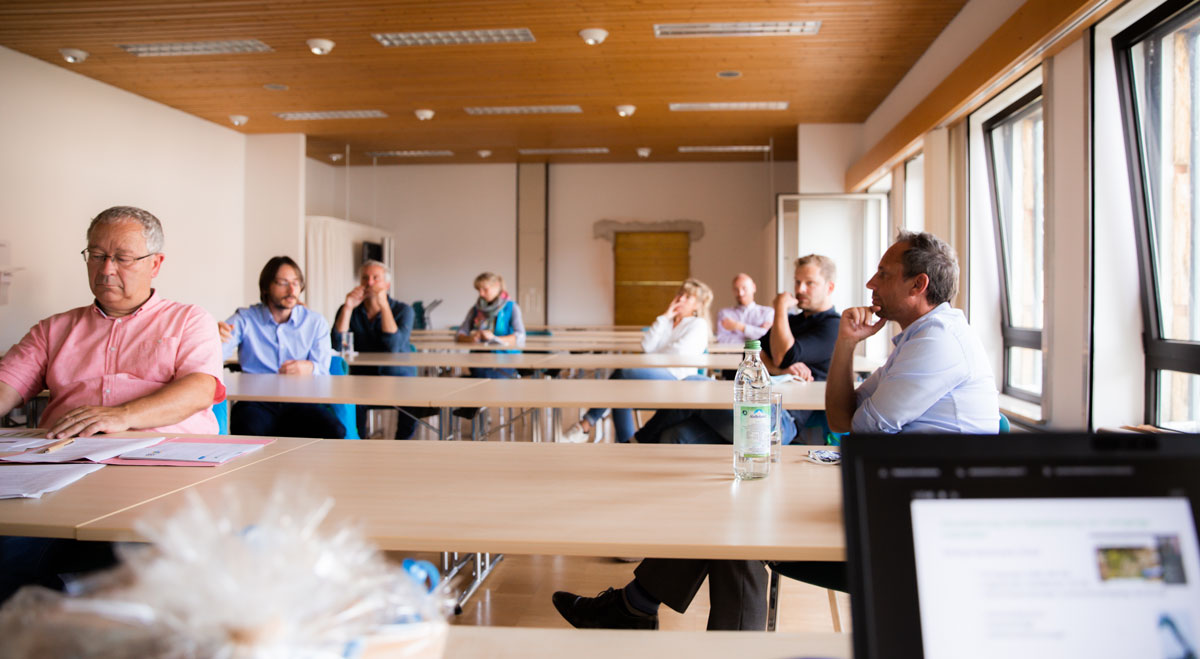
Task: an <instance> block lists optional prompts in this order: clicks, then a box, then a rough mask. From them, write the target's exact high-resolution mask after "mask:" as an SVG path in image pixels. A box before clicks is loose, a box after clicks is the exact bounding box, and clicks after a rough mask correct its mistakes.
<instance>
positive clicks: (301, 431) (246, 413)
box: [229, 400, 346, 439]
mask: <svg viewBox="0 0 1200 659" xmlns="http://www.w3.org/2000/svg"><path fill="white" fill-rule="evenodd" d="M229 432H230V433H231V434H234V435H257V436H259V437H321V438H324V439H342V438H343V437H345V436H346V428H345V427H344V426H342V422H341V421H338V418H337V416H335V415H334V413H333V410H331V409H329V407H328V406H327V405H318V404H316V403H271V402H266V401H258V400H243V401H239V402H238V403H237V404H236V405H234V406H233V415H232V419H231V420H230V423H229Z"/></svg>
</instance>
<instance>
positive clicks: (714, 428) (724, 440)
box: [637, 409, 812, 444]
mask: <svg viewBox="0 0 1200 659" xmlns="http://www.w3.org/2000/svg"><path fill="white" fill-rule="evenodd" d="M811 414H812V412H810V411H808V410H785V412H784V414H783V418H782V419H781V421H782V423H783V428H782V430H781V432H780V437H781V441H782V443H784V444H791V443H792V441H793V440H795V439H796V435H797V434H798V429H799V428H802V427H803V426H804V424H805V423H807V421H808V418H809V416H810V415H811ZM637 440H638V442H640V443H642V444H732V443H733V410H732V409H727V410H725V409H721V410H659V411H657V412H655V413H654V417H653V418H651V419H650V421H649V422H648V423H646V425H645V426H643V427H642V429H641V430H639V431H638V432H637Z"/></svg>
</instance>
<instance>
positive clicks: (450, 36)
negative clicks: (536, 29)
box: [371, 27, 536, 48]
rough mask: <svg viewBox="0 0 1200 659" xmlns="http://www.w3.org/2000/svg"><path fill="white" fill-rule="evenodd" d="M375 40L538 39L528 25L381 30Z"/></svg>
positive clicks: (442, 42)
mask: <svg viewBox="0 0 1200 659" xmlns="http://www.w3.org/2000/svg"><path fill="white" fill-rule="evenodd" d="M371 36H373V37H375V40H376V41H378V42H379V43H381V44H383V45H384V46H387V47H389V48H391V47H395V46H460V45H466V44H479V43H528V42H531V41H536V39H534V38H533V32H530V31H529V28H526V27H515V28H505V29H499V30H443V31H439V32H380V33H376V34H372V35H371Z"/></svg>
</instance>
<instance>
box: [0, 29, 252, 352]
mask: <svg viewBox="0 0 1200 659" xmlns="http://www.w3.org/2000/svg"><path fill="white" fill-rule="evenodd" d="M0 79H3V81H4V83H3V91H2V92H0V144H4V150H5V157H4V158H2V159H0V181H4V187H3V194H0V240H5V241H8V242H10V243H11V244H12V255H13V263H12V265H14V266H17V267H21V268H24V269H23V270H21V271H19V272H17V273H16V275H15V276H14V280H13V285H12V287H11V289H10V297H9V303H8V305H6V306H3V307H0V318H3V323H2V324H0V350H7V349H8V347H9V346H10V345H12V344H13V343H15V342H16V341H18V340H19V339H20V338H21V337H22V336H23V335H24V334H25V332H26V331H27V330H28V329H29V327H30V326H32V325H33V324H34V323H35V322H37V321H38V320H40V319H41V318H44V317H46V316H49V315H51V314H53V313H57V312H60V311H65V310H67V309H69V308H72V307H77V306H80V305H84V304H88V303H89V302H91V300H92V296H91V293H90V292H89V290H88V285H87V276H86V271H85V266H84V264H83V260H82V259H81V258H80V256H79V250H81V249H83V247H84V246H85V245H86V241H85V238H84V232H85V230H86V229H87V224H88V221H89V220H90V218H92V217H93V216H94V215H96V213H98V212H100V211H101V210H104V209H105V208H108V207H110V206H115V205H132V206H139V207H142V208H145V209H146V210H148V211H150V212H152V213H154V214H155V215H156V216H157V217H158V218H159V219H160V220H161V221H162V223H163V230H164V233H165V235H166V247H165V249H164V251H165V252H166V254H167V258H166V261H165V262H164V263H163V267H162V271H161V273H160V275H159V277H158V279H157V280H155V286H156V287H157V289H158V290H159V291H160V292H161V293H162V294H163V295H164V296H166V297H167V298H169V299H173V300H178V301H181V302H191V303H196V304H200V305H202V306H203V307H205V308H206V309H208V311H209V312H210V313H213V314H214V315H218V314H220V313H222V312H223V311H224V310H226V309H228V308H229V307H230V305H231V304H232V303H233V302H235V301H236V300H238V299H239V297H240V293H241V291H242V282H243V279H244V272H243V267H242V234H243V227H244V217H245V216H244V210H243V192H244V162H245V139H244V138H243V136H242V135H241V134H239V133H237V132H235V131H233V130H230V129H227V128H224V127H222V126H218V125H216V124H212V123H210V122H207V121H204V120H201V119H197V118H196V117H193V116H190V115H187V114H184V113H182V112H179V111H177V110H174V109H171V108H168V107H166V106H164V105H160V104H158V103H155V102H153V101H150V100H147V99H145V98H142V97H140V96H135V95H133V94H130V93H128V92H125V91H121V90H119V89H116V88H114V87H110V86H108V85H105V84H103V83H100V82H96V81H94V80H91V79H88V78H85V77H83V76H80V75H77V74H75V73H73V72H71V71H69V70H67V69H65V68H63V67H59V66H54V65H51V64H47V63H45V62H42V61H40V60H37V59H34V58H32V57H28V56H26V55H22V54H20V53H17V52H14V51H12V50H9V49H7V48H3V47H0Z"/></svg>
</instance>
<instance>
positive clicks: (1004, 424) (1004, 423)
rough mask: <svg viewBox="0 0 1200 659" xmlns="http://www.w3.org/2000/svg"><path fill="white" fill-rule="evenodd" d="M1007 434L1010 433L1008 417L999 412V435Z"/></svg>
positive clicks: (1010, 427)
mask: <svg viewBox="0 0 1200 659" xmlns="http://www.w3.org/2000/svg"><path fill="white" fill-rule="evenodd" d="M1007 432H1012V425H1011V424H1009V422H1008V417H1006V416H1004V413H1003V412H1001V413H1000V434H1004V433H1007Z"/></svg>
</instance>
